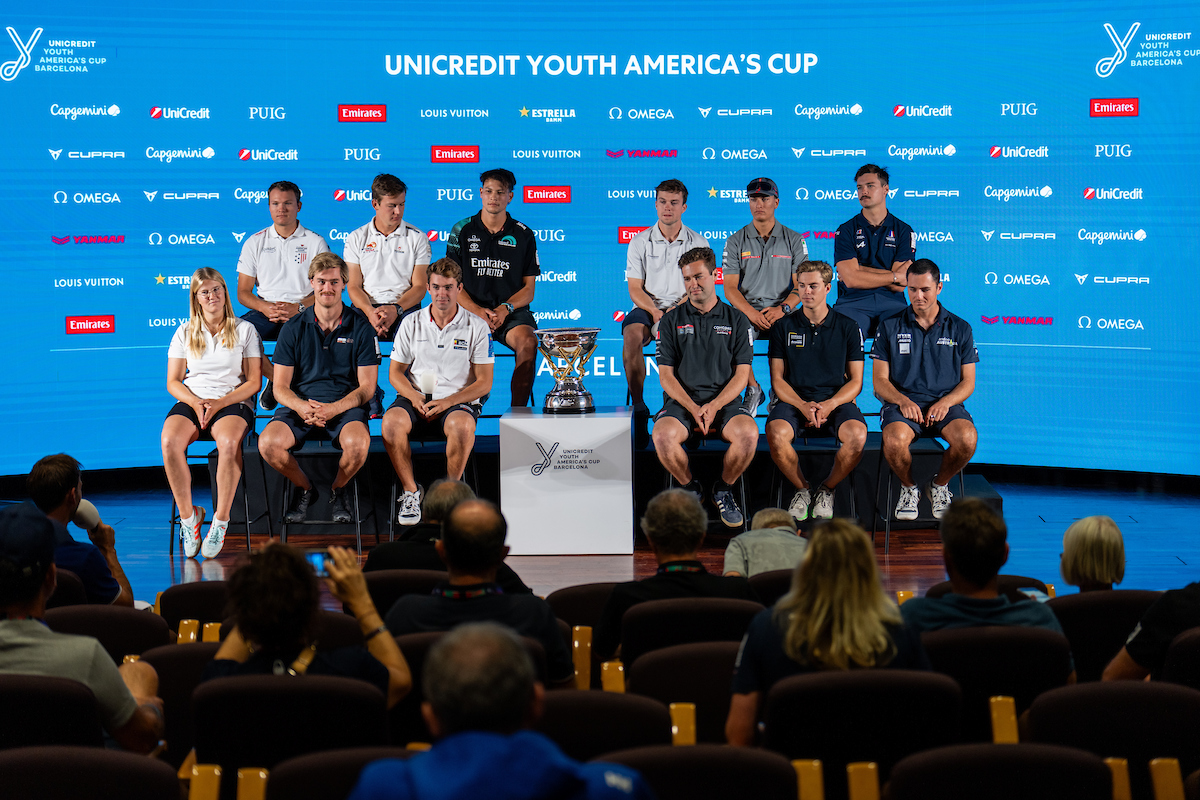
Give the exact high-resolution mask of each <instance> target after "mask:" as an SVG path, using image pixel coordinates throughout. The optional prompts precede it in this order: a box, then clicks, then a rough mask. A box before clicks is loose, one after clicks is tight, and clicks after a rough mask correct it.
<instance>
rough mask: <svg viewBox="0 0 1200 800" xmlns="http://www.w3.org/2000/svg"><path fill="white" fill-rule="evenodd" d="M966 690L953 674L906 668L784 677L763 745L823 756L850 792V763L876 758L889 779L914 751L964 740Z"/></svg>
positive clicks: (836, 787) (831, 789) (836, 790)
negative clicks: (961, 707) (961, 721)
mask: <svg viewBox="0 0 1200 800" xmlns="http://www.w3.org/2000/svg"><path fill="white" fill-rule="evenodd" d="M960 698H961V695H960V692H959V688H958V685H957V684H956V683H955V682H954V681H953V680H952V679H950V678H948V677H946V676H945V675H938V674H936V673H932V672H915V671H909V670H899V669H869V670H866V669H864V670H849V671H840V670H839V671H828V672H814V673H810V674H808V675H796V676H793V677H791V678H785V679H784V680H782V681H779V682H778V683H776V684H775V685H774V686H772V687H771V690H770V691H769V692H768V693H767V697H766V702H765V704H764V707H763V733H764V735H763V745H764V746H765V747H766V748H768V749H770V750H774V751H775V752H777V753H782V754H783V755H785V756H787V757H788V758H789V759H796V758H802V759H820V760H821V763H822V765H823V767H824V770H825V787H826V788H825V791H826V794H827V795H829V796H830V797H838V796H842V795H844V793H845V786H846V765H847V764H849V763H852V762H855V761H873V762H875V763H876V764H878V765H879V772H880V776H881V778H884V779H886V777H887V775H888V774H889V773H890V772H891V769H892V765H894V764H895V763H896V762H897V761H899V760H900V759H902V758H904V757H905V756H907V755H910V754H912V753H916V752H920V751H921V750H928V749H929V748H931V747H939V746H941V745H944V744H949V743H951V742H956V741H958V720H959V705H960Z"/></svg>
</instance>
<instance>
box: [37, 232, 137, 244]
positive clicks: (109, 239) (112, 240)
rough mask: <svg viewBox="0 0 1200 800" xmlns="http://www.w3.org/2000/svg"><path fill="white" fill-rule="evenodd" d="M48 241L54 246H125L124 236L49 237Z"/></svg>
mask: <svg viewBox="0 0 1200 800" xmlns="http://www.w3.org/2000/svg"><path fill="white" fill-rule="evenodd" d="M50 241H52V242H54V243H55V244H66V243H67V242H70V241H74V242H75V244H125V235H124V234H110V235H108V236H53V235H52V236H51V237H50Z"/></svg>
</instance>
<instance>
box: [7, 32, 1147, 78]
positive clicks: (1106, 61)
mask: <svg viewBox="0 0 1200 800" xmlns="http://www.w3.org/2000/svg"><path fill="white" fill-rule="evenodd" d="M1141 26H1142V23H1140V22H1135V23H1133V25H1132V26H1131V27H1130V28H1129V32H1128V33H1126V34H1125V37H1124V38H1121V37H1120V36H1117V31H1116V29H1115V28H1113V26H1112V25H1110V24H1109V23H1107V22H1106V23H1104V30H1105V31H1107V32H1108V38H1109V39H1112V43H1113V46H1114V47H1116V48H1117V51H1116V52H1115V53H1113V54H1112V55H1111V56H1106V57H1105V58H1102V59H1100V60H1099V61H1097V62H1096V74H1097V75H1099V76H1100V77H1101V78H1107V77H1108V76H1109V75H1112V74H1113V70H1115V69H1116V68H1117V66H1118V65H1120V64H1123V63H1124V62H1125V59H1126V58H1127V57H1128V56H1129V43H1130V42H1132V41H1133V35H1134V34H1135V33H1137V30H1138V28H1140V27H1141ZM9 32H10V33H11V32H12V29H11V28H10V29H9Z"/></svg>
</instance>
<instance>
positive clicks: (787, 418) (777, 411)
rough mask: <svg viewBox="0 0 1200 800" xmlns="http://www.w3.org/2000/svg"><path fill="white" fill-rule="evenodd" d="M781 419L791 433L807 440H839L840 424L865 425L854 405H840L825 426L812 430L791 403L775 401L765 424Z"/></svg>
mask: <svg viewBox="0 0 1200 800" xmlns="http://www.w3.org/2000/svg"><path fill="white" fill-rule="evenodd" d="M777 419H781V420H783V421H784V422H786V423H788V424H789V425H791V426H792V433H793V434H794V435H795V436H799V437H807V438H812V439H816V438H820V437H832V438H835V439H838V440H839V441H840V440H841V437H839V436H838V435H837V434H838V431H840V430H841V429H842V424H843V423H845V422H861V423H862V424H863V425H866V424H867V420H866V418H864V417H863V415H862V412H861V411H859V410H858V406H856V405H855V404H854V403H842V404H841V405H840V406H838V407H837V408H835V409H834V410H833V413H831V414H830V415H829V418H828V419H826V420H825V424H824V425H822V426H821V427H819V428H814V427H812V426H811V425H809V424H808V420H807V419H805V418H804V415H803V414H801V413H800V409H798V408H796V407H795V406H794V405H792V404H791V403H785V402H783V401H782V400H781V401H777V402H776V403H775V404H774V405H773V406H771V413H770V414H768V415H767V424H768V425H770V424H771V422H772V421H774V420H777Z"/></svg>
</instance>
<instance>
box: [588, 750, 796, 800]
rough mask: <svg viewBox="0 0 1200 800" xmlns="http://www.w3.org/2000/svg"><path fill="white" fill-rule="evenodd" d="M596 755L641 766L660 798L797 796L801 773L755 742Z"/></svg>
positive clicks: (772, 799) (788, 799) (779, 799)
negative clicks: (750, 743) (757, 745)
mask: <svg viewBox="0 0 1200 800" xmlns="http://www.w3.org/2000/svg"><path fill="white" fill-rule="evenodd" d="M595 760H596V761H608V762H612V763H616V764H624V765H625V766H627V767H632V768H633V769H636V770H637V771H638V772H640V773H641V775H642V777H643V778H644V779H645V780H646V783H647V784H649V786H650V788H651V789H652V790H653V791H654V794H655V796H656V797H658V800H698V799H699V798H735V797H745V798H753V800H796V773H795V771H794V770H793V769H792V765H791V764H790V763H788V760H787V759H786V758H784V757H782V756H780V755H778V754H776V753H770V752H767V751H765V750H757V749H754V748H750V747H727V746H725V745H717V744H697V745H692V746H690V747H672V746H671V745H658V746H655V747H639V748H637V749H634V750H619V751H617V752H615V753H607V754H605V755H603V756H601V757H600V758H597V759H595Z"/></svg>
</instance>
